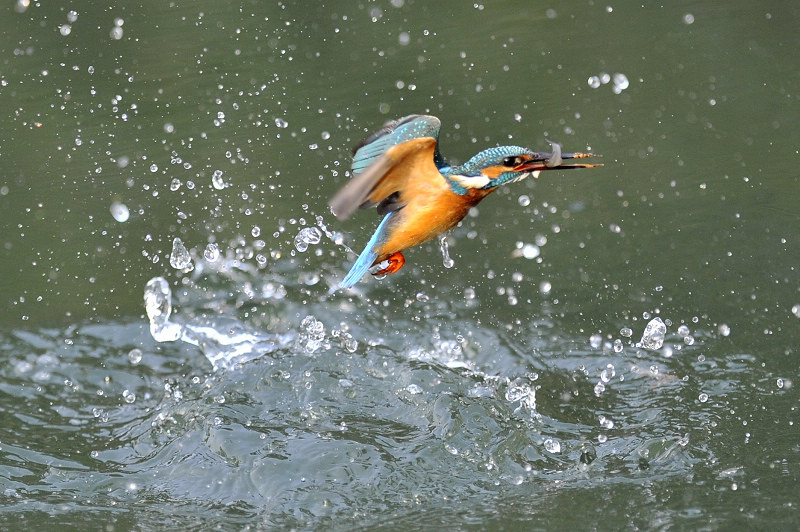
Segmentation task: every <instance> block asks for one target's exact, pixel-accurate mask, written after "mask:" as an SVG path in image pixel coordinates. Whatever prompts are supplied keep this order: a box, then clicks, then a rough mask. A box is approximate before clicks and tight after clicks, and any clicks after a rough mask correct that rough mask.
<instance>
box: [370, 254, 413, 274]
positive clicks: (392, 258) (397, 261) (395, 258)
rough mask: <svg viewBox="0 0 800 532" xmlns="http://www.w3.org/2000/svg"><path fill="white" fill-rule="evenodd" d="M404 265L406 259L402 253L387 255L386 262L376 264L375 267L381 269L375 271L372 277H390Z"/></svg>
mask: <svg viewBox="0 0 800 532" xmlns="http://www.w3.org/2000/svg"><path fill="white" fill-rule="evenodd" d="M405 263H406V258H405V257H404V256H403V254H402V253H400V252H399V251H398V252H397V253H395V254H393V255H389V257H388V258H387V259H386V260H383V261H381V262H380V263H379V264H377V266H378V267H380V268H381V269H380V270H378V271H376V272H375V273H373V274H372V275H391V274H393V273H397V272H398V271H399V270H400V268H402V267H403V264H405Z"/></svg>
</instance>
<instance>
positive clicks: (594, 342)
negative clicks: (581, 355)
mask: <svg viewBox="0 0 800 532" xmlns="http://www.w3.org/2000/svg"><path fill="white" fill-rule="evenodd" d="M589 345H590V346H592V349H600V346H601V345H603V337H602V336H600V335H599V334H593V335H591V336H590V337H589Z"/></svg>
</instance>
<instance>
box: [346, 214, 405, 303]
mask: <svg viewBox="0 0 800 532" xmlns="http://www.w3.org/2000/svg"><path fill="white" fill-rule="evenodd" d="M393 214H394V212H390V213H389V214H387V215H386V216H384V217H383V220H381V223H380V225H379V226H378V228H377V229H376V230H375V233H374V234H373V235H372V238H370V239H369V242H367V245H366V246H365V247H364V251H362V252H361V255H359V256H358V258H357V259H356V262H355V264H353V267H352V268H350V271H349V272H347V275H346V276H345V278H344V279H342V282H341V283H339V288H350V287H352V286H355V284H356V283H357V282H358V281H360V280H361V278H362V277H364V274H366V273H367V272H368V271H369V269H370V267H371V266H372V264H373V263H374V262H375V259H377V258H378V250H379V249H380V247H381V244H383V239H384V237H385V234H386V228H387V227H388V225H389V220H391V218H392V215H393Z"/></svg>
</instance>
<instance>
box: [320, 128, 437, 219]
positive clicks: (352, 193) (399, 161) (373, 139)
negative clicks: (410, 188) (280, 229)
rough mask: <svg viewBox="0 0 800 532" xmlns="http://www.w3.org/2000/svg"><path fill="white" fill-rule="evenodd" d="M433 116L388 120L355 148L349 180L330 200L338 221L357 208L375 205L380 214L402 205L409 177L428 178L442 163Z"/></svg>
mask: <svg viewBox="0 0 800 532" xmlns="http://www.w3.org/2000/svg"><path fill="white" fill-rule="evenodd" d="M440 125H441V123H440V122H439V119H438V118H436V117H435V116H421V115H411V116H407V117H405V118H402V119H400V120H397V121H391V122H387V123H386V124H384V126H383V127H382V128H381V129H380V130H378V131H376V132H375V133H373V134H372V135H370V136H369V137H367V138H366V139H365V140H364V142H362V143H361V144H360V145H359V146H357V147H356V151H355V155H354V156H353V166H352V168H353V178H352V179H351V180H350V181H349V182H348V183H347V184H346V185H345V186H344V187H343V188H342V189H341V190H340V191H339V192H338V193H337V194H336V195H335V196H334V197H333V198H332V199H331V201H330V203H329V204H330V206H331V208H332V209H333V212H334V214H336V216H337V217H338V218H340V219H346V218H348V217H349V216H350V215H351V214H353V212H354V211H355V210H356V209H357V208H359V207H369V206H372V205H375V204H379V208H378V211H379V212H380V213H381V214H385V213H387V212H391V211H393V210H396V209H398V208H399V207H400V206H402V205H403V204H404V202H403V200H402V198H401V197H400V196H402V192H403V189H404V188H405V185H406V183H407V181H408V179H409V178H410V177H411V176H412V175H420V174H419V173H420V172H422V174H423V175H424V174H427V175H431V172H438V168H439V167H441V166H442V165H443V164H444V162H443V160H442V157H441V155H440V154H439V150H438V138H439V127H440Z"/></svg>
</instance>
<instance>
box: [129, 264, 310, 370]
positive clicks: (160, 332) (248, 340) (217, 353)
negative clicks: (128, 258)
mask: <svg viewBox="0 0 800 532" xmlns="http://www.w3.org/2000/svg"><path fill="white" fill-rule="evenodd" d="M144 305H145V310H146V312H147V318H148V319H149V320H150V334H151V335H152V336H153V339H154V340H155V341H156V342H174V341H176V340H182V341H184V342H186V343H188V344H191V345H195V346H197V347H199V348H200V350H201V351H202V353H203V354H204V355H205V357H206V358H207V359H208V361H209V362H211V364H212V366H213V367H214V370H215V371H216V370H218V369H220V368H231V367H234V366H236V365H238V364H242V363H244V362H248V361H250V360H254V359H256V358H259V357H261V356H263V355H264V354H266V353H272V352H274V351H275V350H276V349H279V348H282V347H286V346H288V345H290V344H291V342H292V341H294V338H295V335H292V334H285V335H281V334H272V333H268V332H263V331H260V330H256V329H252V328H250V327H248V326H247V325H245V324H244V323H242V322H240V321H238V320H236V319H233V318H225V317H221V316H211V317H205V316H198V317H194V318H191V319H189V320H188V321H187V322H186V323H184V324H180V323H176V322H174V321H171V320H170V319H169V318H170V315H171V314H172V290H171V289H170V287H169V283H168V282H167V281H166V279H164V278H163V277H155V278H153V279H150V281H148V282H147V285H146V286H145V290H144ZM323 336H324V331H323ZM139 360H141V354H139ZM137 363H138V361H137Z"/></svg>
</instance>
